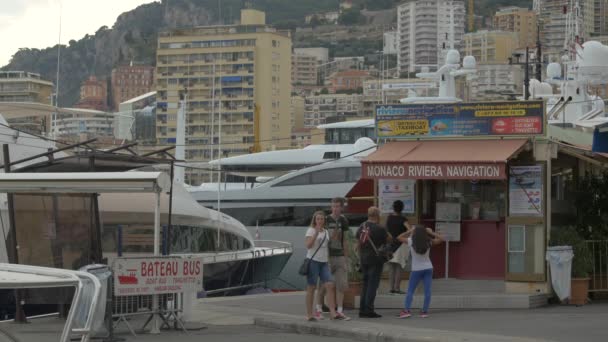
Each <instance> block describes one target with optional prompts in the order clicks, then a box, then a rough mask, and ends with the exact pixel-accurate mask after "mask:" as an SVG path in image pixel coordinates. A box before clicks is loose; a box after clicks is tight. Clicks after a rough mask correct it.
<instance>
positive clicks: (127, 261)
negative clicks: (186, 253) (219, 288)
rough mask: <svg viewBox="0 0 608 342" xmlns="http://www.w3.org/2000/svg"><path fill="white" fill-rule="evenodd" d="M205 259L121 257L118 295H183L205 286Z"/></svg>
mask: <svg viewBox="0 0 608 342" xmlns="http://www.w3.org/2000/svg"><path fill="white" fill-rule="evenodd" d="M202 284H203V261H202V259H195V258H194V259H186V258H178V257H150V258H118V259H116V260H115V261H114V292H115V295H116V296H139V295H152V294H163V293H181V292H184V291H188V290H192V289H202V287H203V285H202Z"/></svg>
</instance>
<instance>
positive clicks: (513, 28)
mask: <svg viewBox="0 0 608 342" xmlns="http://www.w3.org/2000/svg"><path fill="white" fill-rule="evenodd" d="M493 28H494V30H497V31H506V32H515V33H517V35H518V38H519V46H518V48H526V47H529V48H533V47H536V38H537V34H536V32H537V31H538V27H537V21H536V12H534V11H532V10H530V9H527V8H521V7H515V6H511V7H504V8H501V9H499V10H498V12H496V14H495V15H494V23H493Z"/></svg>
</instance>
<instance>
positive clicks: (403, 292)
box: [395, 290, 407, 295]
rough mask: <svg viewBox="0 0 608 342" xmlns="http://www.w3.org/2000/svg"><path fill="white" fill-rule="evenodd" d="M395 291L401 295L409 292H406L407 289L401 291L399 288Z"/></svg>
mask: <svg viewBox="0 0 608 342" xmlns="http://www.w3.org/2000/svg"><path fill="white" fill-rule="evenodd" d="M395 293H396V294H400V295H404V294H407V292H405V291H401V290H397V291H395Z"/></svg>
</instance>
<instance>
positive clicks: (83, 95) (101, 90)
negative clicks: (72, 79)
mask: <svg viewBox="0 0 608 342" xmlns="http://www.w3.org/2000/svg"><path fill="white" fill-rule="evenodd" d="M75 107H76V108H82V109H92V110H99V111H106V110H108V86H107V84H106V82H104V81H102V80H98V79H97V77H95V76H89V78H88V79H87V80H86V81H84V82H82V85H81V86H80V100H79V101H78V103H76V105H75Z"/></svg>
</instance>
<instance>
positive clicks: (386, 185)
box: [378, 179, 416, 214]
mask: <svg viewBox="0 0 608 342" xmlns="http://www.w3.org/2000/svg"><path fill="white" fill-rule="evenodd" d="M415 189H416V181H415V180H412V179H380V180H379V181H378V195H379V196H378V197H379V202H380V210H382V212H383V213H392V212H393V202H394V201H396V200H401V201H402V202H403V213H405V214H414V213H415V212H416V191H415Z"/></svg>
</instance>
